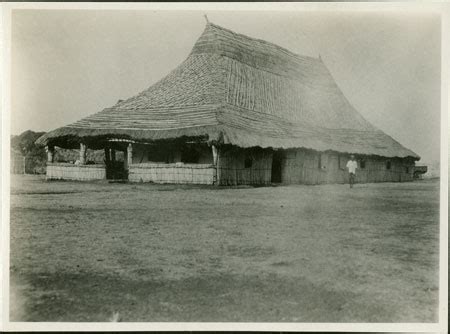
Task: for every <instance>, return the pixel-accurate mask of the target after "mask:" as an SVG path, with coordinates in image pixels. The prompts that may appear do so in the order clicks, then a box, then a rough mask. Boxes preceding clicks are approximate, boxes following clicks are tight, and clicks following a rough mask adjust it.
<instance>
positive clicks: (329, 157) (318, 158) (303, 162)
mask: <svg viewBox="0 0 450 334" xmlns="http://www.w3.org/2000/svg"><path fill="white" fill-rule="evenodd" d="M349 159H350V157H349V156H348V155H340V154H337V153H328V152H326V153H320V152H315V151H308V150H287V151H285V152H284V155H283V158H282V161H281V165H282V182H283V183H286V184H291V183H294V184H295V183H300V184H323V183H347V182H348V181H349V180H348V171H347V168H346V164H347V161H348V160H349ZM356 160H357V161H358V169H357V170H356V182H357V183H370V182H404V181H412V180H413V171H414V169H413V167H414V162H412V161H408V160H406V159H391V160H389V159H387V158H385V159H383V158H380V159H374V158H370V157H367V158H366V157H357V159H356ZM362 160H364V161H365V167H364V168H362V166H361V161H362ZM388 160H389V161H390V169H388V168H387V161H388Z"/></svg>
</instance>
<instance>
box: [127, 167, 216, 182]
mask: <svg viewBox="0 0 450 334" xmlns="http://www.w3.org/2000/svg"><path fill="white" fill-rule="evenodd" d="M215 172H216V169H215V167H214V165H212V164H184V163H170V164H164V163H140V164H131V165H129V166H128V180H129V181H130V182H154V183H187V184H213V183H214V175H215Z"/></svg>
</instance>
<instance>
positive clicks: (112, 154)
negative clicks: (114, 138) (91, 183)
mask: <svg viewBox="0 0 450 334" xmlns="http://www.w3.org/2000/svg"><path fill="white" fill-rule="evenodd" d="M105 167H106V179H107V180H126V179H128V173H127V170H126V169H125V164H124V161H123V160H122V159H120V160H116V151H115V150H114V149H109V148H106V149H105Z"/></svg>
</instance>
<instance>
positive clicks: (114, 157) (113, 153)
mask: <svg viewBox="0 0 450 334" xmlns="http://www.w3.org/2000/svg"><path fill="white" fill-rule="evenodd" d="M110 157H111V161H112V162H115V161H116V150H115V149H113V148H112V149H111V151H110Z"/></svg>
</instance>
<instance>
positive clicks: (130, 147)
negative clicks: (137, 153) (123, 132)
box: [127, 143, 133, 168]
mask: <svg viewBox="0 0 450 334" xmlns="http://www.w3.org/2000/svg"><path fill="white" fill-rule="evenodd" d="M132 163H133V145H132V144H131V143H129V144H128V147H127V164H128V168H130V165H131V164H132Z"/></svg>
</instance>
